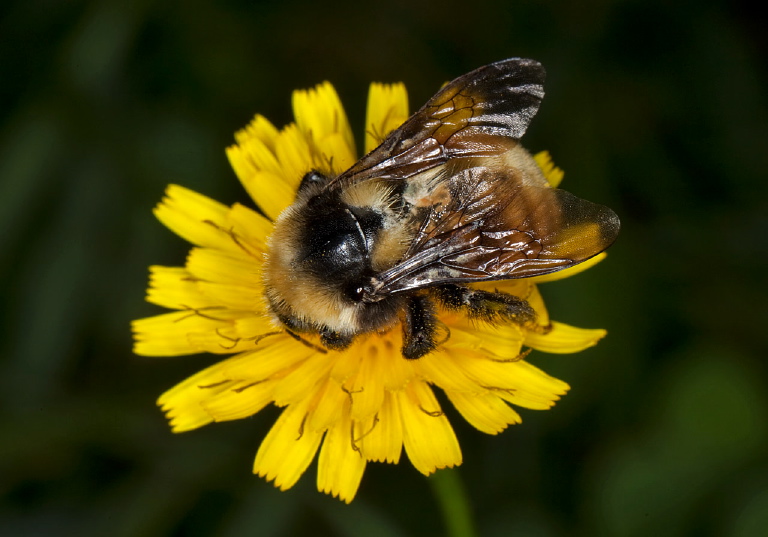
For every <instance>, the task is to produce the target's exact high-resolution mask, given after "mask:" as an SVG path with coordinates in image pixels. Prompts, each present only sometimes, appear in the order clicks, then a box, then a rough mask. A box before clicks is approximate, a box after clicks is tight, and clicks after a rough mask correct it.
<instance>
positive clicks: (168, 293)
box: [147, 265, 218, 310]
mask: <svg viewBox="0 0 768 537" xmlns="http://www.w3.org/2000/svg"><path fill="white" fill-rule="evenodd" d="M147 301H148V302H151V303H152V304H157V305H158V306H163V307H165V308H170V309H176V310H178V309H203V308H209V307H213V306H217V305H218V304H217V303H216V302H214V301H212V300H211V299H209V298H207V297H206V296H204V295H203V294H202V293H201V292H200V289H198V287H197V282H196V281H195V278H194V277H193V276H192V275H191V274H190V273H189V272H188V271H187V269H185V268H181V267H161V266H157V265H153V266H151V267H149V289H148V290H147Z"/></svg>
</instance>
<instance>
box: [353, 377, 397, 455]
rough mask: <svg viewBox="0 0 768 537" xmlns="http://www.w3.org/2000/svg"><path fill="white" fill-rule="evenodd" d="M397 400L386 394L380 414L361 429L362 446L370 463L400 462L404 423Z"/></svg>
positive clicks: (390, 394)
mask: <svg viewBox="0 0 768 537" xmlns="http://www.w3.org/2000/svg"><path fill="white" fill-rule="evenodd" d="M395 398H396V396H394V395H393V394H392V393H391V392H385V393H384V399H383V400H382V403H381V407H380V408H379V412H378V414H376V415H375V416H374V417H373V418H371V419H369V420H367V422H366V423H365V425H364V426H363V427H361V430H362V431H361V439H360V446H361V449H362V450H363V453H364V454H365V458H366V459H367V460H369V461H379V462H389V463H392V464H397V463H398V462H400V454H401V453H402V451H403V422H402V419H401V417H400V412H399V410H398V407H397V402H396V399H395Z"/></svg>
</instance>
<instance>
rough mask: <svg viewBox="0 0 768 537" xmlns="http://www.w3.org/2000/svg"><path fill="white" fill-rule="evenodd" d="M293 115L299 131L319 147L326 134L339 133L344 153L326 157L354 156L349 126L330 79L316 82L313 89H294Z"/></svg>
mask: <svg viewBox="0 0 768 537" xmlns="http://www.w3.org/2000/svg"><path fill="white" fill-rule="evenodd" d="M293 115H294V117H295V118H296V123H297V124H298V126H299V128H300V129H301V131H302V132H303V133H304V134H305V135H306V136H307V137H308V138H309V139H311V140H313V141H314V143H319V144H320V146H322V143H323V140H324V139H326V138H328V137H331V136H333V135H336V134H338V135H340V136H341V140H342V145H343V147H344V149H342V150H341V151H342V152H344V153H346V155H345V156H342V155H340V154H337V153H326V156H328V157H334V158H337V159H341V158H348V159H349V160H353V159H354V156H355V154H356V151H355V139H354V136H353V135H352V129H351V127H350V126H349V121H348V120H347V114H346V113H345V112H344V107H343V106H342V104H341V100H340V99H339V95H338V94H337V93H336V90H335V89H334V87H333V86H332V85H331V84H330V83H329V82H323V83H322V84H318V85H317V86H315V87H314V88H312V89H308V90H296V91H294V92H293ZM350 164H351V162H350Z"/></svg>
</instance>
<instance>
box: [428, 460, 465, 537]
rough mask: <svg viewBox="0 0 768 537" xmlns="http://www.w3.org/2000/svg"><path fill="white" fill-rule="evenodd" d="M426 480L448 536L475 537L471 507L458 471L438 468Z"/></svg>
mask: <svg viewBox="0 0 768 537" xmlns="http://www.w3.org/2000/svg"><path fill="white" fill-rule="evenodd" d="M428 481H429V483H430V484H431V485H432V491H433V492H434V494H435V497H436V498H437V502H438V503H439V504H440V510H441V511H442V512H443V520H444V521H445V525H446V526H447V529H448V535H449V537H477V531H475V524H474V521H473V520H472V509H471V508H470V505H469V498H468V497H467V491H466V490H465V488H464V484H463V483H462V482H461V476H460V475H459V471H458V470H457V469H450V470H438V471H437V472H435V474H434V475H432V476H430V477H429V479H428Z"/></svg>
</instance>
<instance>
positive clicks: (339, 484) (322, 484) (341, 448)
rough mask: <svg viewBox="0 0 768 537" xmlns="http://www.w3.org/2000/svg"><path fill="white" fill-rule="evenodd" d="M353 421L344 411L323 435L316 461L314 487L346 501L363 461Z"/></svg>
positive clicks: (351, 495)
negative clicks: (315, 481)
mask: <svg viewBox="0 0 768 537" xmlns="http://www.w3.org/2000/svg"><path fill="white" fill-rule="evenodd" d="M353 423H354V422H352V420H351V419H350V417H349V412H344V414H343V416H341V420H340V421H339V423H337V424H336V425H335V426H334V427H333V428H332V429H330V430H329V431H328V433H327V434H326V435H325V440H323V447H322V448H321V449H320V457H319V458H318V461H317V489H318V490H319V491H320V492H325V493H327V494H331V495H332V496H334V497H338V498H339V499H340V500H342V501H344V502H346V503H349V502H351V501H352V499H353V498H354V497H355V494H356V493H357V489H358V487H359V486H360V480H361V479H362V478H363V472H364V471H365V462H366V461H365V459H364V458H363V457H362V455H361V454H360V448H359V447H358V446H357V445H356V443H355V438H354V436H355V434H356V433H355V428H354V425H353Z"/></svg>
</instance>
